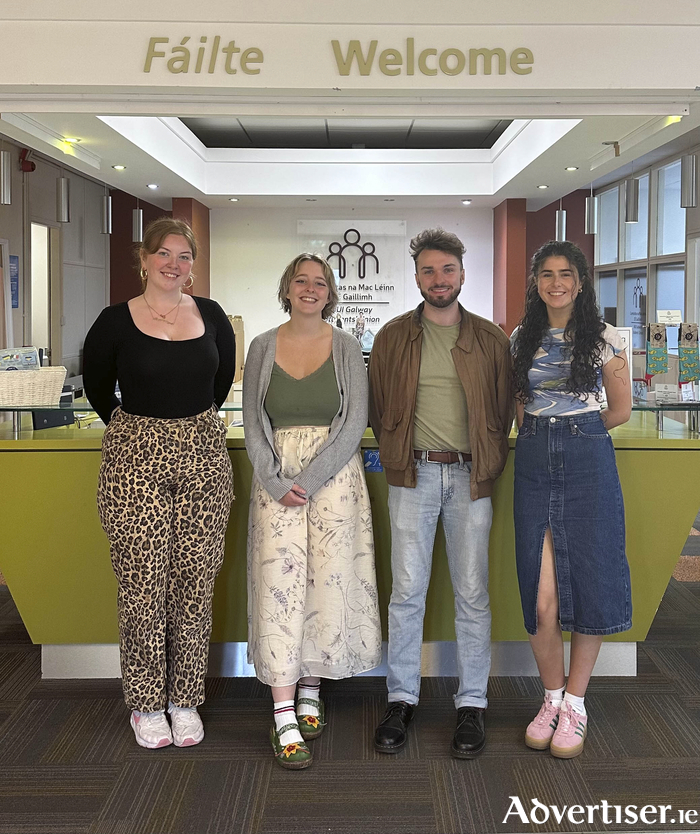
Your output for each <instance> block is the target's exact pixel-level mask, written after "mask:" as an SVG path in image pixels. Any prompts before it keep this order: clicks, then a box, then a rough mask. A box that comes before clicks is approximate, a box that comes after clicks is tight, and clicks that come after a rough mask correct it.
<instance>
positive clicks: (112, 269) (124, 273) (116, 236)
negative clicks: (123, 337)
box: [109, 189, 170, 304]
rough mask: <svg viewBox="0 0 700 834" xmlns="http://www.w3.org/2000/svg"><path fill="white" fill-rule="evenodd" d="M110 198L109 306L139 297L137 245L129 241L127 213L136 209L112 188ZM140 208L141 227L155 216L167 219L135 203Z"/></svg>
mask: <svg viewBox="0 0 700 834" xmlns="http://www.w3.org/2000/svg"><path fill="white" fill-rule="evenodd" d="M109 193H110V194H111V195H112V234H111V236H110V241H109V303H110V304H118V303H119V302H120V301H128V300H129V299H130V298H134V297H135V296H137V295H140V294H141V279H140V278H139V271H138V266H137V259H136V253H137V251H138V247H139V244H138V243H134V242H133V240H132V239H131V236H132V227H131V218H132V215H131V212H132V210H133V209H135V208H136V197H132V195H131V194H127V193H126V192H124V191H119V190H117V189H114V190H112V191H110V192H109ZM139 208H142V209H143V227H144V229H145V228H146V226H147V225H148V224H149V223H151V222H152V221H153V220H157V219H158V218H159V217H169V216H170V212H169V211H164V210H163V209H162V208H158V206H154V205H152V204H151V203H144V201H143V200H139Z"/></svg>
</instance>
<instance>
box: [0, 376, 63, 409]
mask: <svg viewBox="0 0 700 834" xmlns="http://www.w3.org/2000/svg"><path fill="white" fill-rule="evenodd" d="M65 378H66V369H65V368H64V367H63V366H62V365H56V366H55V367H53V368H37V369H36V370H34V371H0V410H2V409H3V408H5V409H10V408H12V407H13V406H17V407H21V408H27V407H28V406H33V405H36V406H42V405H43V406H55V405H58V404H59V401H60V399H61V391H62V390H63V383H64V381H65Z"/></svg>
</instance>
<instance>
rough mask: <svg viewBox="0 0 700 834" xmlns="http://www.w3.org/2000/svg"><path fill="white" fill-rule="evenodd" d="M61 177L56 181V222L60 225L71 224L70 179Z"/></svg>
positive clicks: (62, 174)
mask: <svg viewBox="0 0 700 834" xmlns="http://www.w3.org/2000/svg"><path fill="white" fill-rule="evenodd" d="M64 174H65V171H61V176H60V177H59V178H58V179H57V180H56V220H57V221H58V222H59V223H70V179H69V178H68V177H66V176H64Z"/></svg>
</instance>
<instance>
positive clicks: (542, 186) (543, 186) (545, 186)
mask: <svg viewBox="0 0 700 834" xmlns="http://www.w3.org/2000/svg"><path fill="white" fill-rule="evenodd" d="M537 187H538V188H549V186H548V185H538V186H537Z"/></svg>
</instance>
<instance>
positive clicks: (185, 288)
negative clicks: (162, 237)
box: [182, 272, 194, 290]
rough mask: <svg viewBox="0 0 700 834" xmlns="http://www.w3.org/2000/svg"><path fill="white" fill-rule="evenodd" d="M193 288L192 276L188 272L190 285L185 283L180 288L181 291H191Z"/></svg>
mask: <svg viewBox="0 0 700 834" xmlns="http://www.w3.org/2000/svg"><path fill="white" fill-rule="evenodd" d="M193 286H194V275H193V274H192V273H191V272H190V283H189V284H188V283H187V282H185V283H184V284H183V285H182V288H183V290H189V289H192V287H193Z"/></svg>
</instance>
